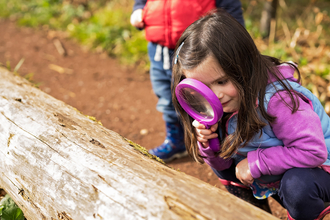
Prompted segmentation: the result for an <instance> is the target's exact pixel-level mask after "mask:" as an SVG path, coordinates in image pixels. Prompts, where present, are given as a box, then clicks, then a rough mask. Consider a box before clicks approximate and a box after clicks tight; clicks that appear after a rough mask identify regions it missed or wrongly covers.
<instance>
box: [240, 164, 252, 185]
mask: <svg viewBox="0 0 330 220" xmlns="http://www.w3.org/2000/svg"><path fill="white" fill-rule="evenodd" d="M236 177H237V179H239V180H240V181H241V182H242V183H243V184H244V185H246V186H249V185H251V184H252V183H253V181H254V179H253V177H252V175H251V172H250V168H249V163H248V160H247V158H246V159H244V160H242V161H241V162H239V163H238V164H237V166H236Z"/></svg>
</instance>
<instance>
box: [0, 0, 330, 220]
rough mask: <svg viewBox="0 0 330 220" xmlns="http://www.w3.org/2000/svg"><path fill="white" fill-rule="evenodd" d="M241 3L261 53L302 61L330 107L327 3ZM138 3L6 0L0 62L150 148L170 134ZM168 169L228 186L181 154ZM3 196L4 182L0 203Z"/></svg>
mask: <svg viewBox="0 0 330 220" xmlns="http://www.w3.org/2000/svg"><path fill="white" fill-rule="evenodd" d="M241 2H242V7H243V12H244V19H245V25H246V28H247V30H248V31H249V33H250V34H251V36H252V38H253V39H254V40H255V43H256V45H257V46H258V48H259V50H260V51H261V53H263V54H267V55H271V56H275V57H278V58H280V59H281V60H283V61H289V60H292V61H294V62H297V63H298V65H299V68H300V71H301V73H302V77H303V78H302V83H303V85H304V86H306V87H307V88H308V89H310V90H311V91H312V92H313V93H314V94H315V95H316V96H317V97H318V98H319V99H320V101H321V103H322V104H323V105H324V108H325V110H326V112H327V113H328V114H330V83H329V81H330V38H329V34H330V28H329V27H330V14H329V13H330V0H271V1H267V0H241ZM133 4H134V0H94V1H93V0H88V1H87V0H0V65H2V66H5V67H7V68H8V69H10V70H11V71H13V72H14V73H16V74H20V75H21V76H24V77H25V78H26V79H28V80H30V81H33V83H34V84H35V85H36V86H39V88H40V89H41V90H42V91H44V92H46V93H48V94H50V95H51V96H53V97H55V98H57V99H59V100H62V101H64V102H65V103H67V104H69V105H71V106H73V107H75V108H77V109H78V110H79V111H81V112H82V113H83V114H86V116H88V117H89V118H90V119H91V120H94V121H98V122H99V123H101V122H102V124H103V125H104V126H105V127H106V128H108V129H111V130H113V131H115V132H117V133H119V134H121V135H122V136H124V137H126V138H128V139H130V140H132V141H134V142H136V143H138V144H140V145H141V146H143V147H145V148H147V149H151V148H153V147H155V146H157V144H159V143H161V142H162V141H163V140H164V136H165V128H164V127H163V124H164V122H163V120H162V117H161V113H159V112H157V111H156V109H155V106H156V102H157V98H156V97H155V95H154V94H153V91H152V89H151V84H150V80H149V74H148V71H149V60H148V55H147V41H146V40H145V36H144V31H139V30H137V29H136V28H134V27H133V26H131V24H130V22H129V20H130V15H131V12H132V7H133ZM72 42H74V43H72ZM77 45H79V46H77ZM169 166H171V167H173V168H174V169H176V170H180V171H181V172H184V173H186V174H188V175H191V176H194V177H196V178H199V179H201V180H203V181H205V182H208V183H210V184H211V185H213V186H216V187H219V188H222V189H224V187H223V186H222V185H221V184H220V183H219V181H218V179H217V177H216V176H215V175H214V174H213V172H212V171H211V169H210V168H209V167H208V166H207V165H206V164H204V165H200V164H197V163H195V162H193V161H192V160H191V159H190V158H184V159H180V160H175V161H173V162H171V163H170V164H169ZM4 195H5V192H4V191H3V190H1V189H0V200H1V199H2V197H3V196H4ZM269 202H270V206H271V209H272V212H273V214H274V215H275V216H276V217H278V218H281V219H286V210H284V209H283V208H281V207H280V206H279V205H278V204H277V203H276V202H275V201H273V200H269ZM329 218H330V217H329Z"/></svg>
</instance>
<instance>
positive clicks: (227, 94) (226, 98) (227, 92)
mask: <svg viewBox="0 0 330 220" xmlns="http://www.w3.org/2000/svg"><path fill="white" fill-rule="evenodd" d="M183 72H184V75H185V76H186V78H192V79H196V80H198V81H201V82H202V83H204V84H205V85H206V86H208V87H209V88H210V89H211V90H212V91H213V92H214V93H215V94H216V96H217V97H218V98H219V100H220V102H221V104H222V107H223V111H224V112H226V113H232V112H235V111H238V109H239V95H238V91H237V89H236V87H235V86H234V85H233V83H232V82H231V81H230V80H229V79H228V77H227V75H226V73H225V72H224V71H223V70H222V68H221V66H220V65H219V63H218V62H217V61H216V60H215V59H214V58H213V56H209V57H208V58H207V59H206V60H205V61H204V62H203V63H201V64H200V65H199V66H197V67H196V68H194V69H192V70H183Z"/></svg>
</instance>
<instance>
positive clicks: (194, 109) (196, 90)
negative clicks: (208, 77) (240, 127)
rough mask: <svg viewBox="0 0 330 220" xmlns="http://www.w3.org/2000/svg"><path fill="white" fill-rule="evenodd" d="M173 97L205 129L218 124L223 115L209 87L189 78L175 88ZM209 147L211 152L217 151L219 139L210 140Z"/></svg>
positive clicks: (218, 101) (218, 102) (220, 106)
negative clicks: (174, 96)
mask: <svg viewBox="0 0 330 220" xmlns="http://www.w3.org/2000/svg"><path fill="white" fill-rule="evenodd" d="M175 95H176V97H177V99H178V102H179V103H180V105H181V107H182V108H183V109H184V110H185V111H186V112H187V113H188V114H189V115H190V116H191V117H192V118H193V119H195V120H197V121H198V122H199V123H201V124H203V125H205V127H206V128H210V127H211V126H212V125H214V124H215V123H218V121H219V120H220V119H221V117H222V115H223V109H222V105H221V102H220V100H219V99H218V97H217V96H216V95H215V94H214V92H213V91H212V90H211V89H210V88H209V87H207V86H206V85H205V84H203V83H202V82H200V81H198V80H195V79H191V78H187V79H184V80H182V81H181V82H180V83H179V84H178V85H177V87H176V88H175ZM199 145H200V143H199ZM209 146H210V148H211V149H212V150H213V151H215V152H216V151H219V149H220V143H219V139H218V138H213V139H210V140H209Z"/></svg>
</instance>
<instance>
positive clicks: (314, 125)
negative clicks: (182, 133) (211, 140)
mask: <svg viewBox="0 0 330 220" xmlns="http://www.w3.org/2000/svg"><path fill="white" fill-rule="evenodd" d="M293 73H294V70H293V69H292V70H291V71H283V72H282V74H283V75H284V77H285V78H286V79H288V80H293V81H294V78H293ZM271 81H273V82H274V81H275V79H271ZM281 97H282V98H284V100H285V101H286V102H287V103H290V102H291V100H290V97H289V96H288V94H287V93H286V92H285V91H279V92H278V93H276V94H275V95H273V96H272V98H271V99H270V101H269V103H268V108H267V112H268V114H270V115H273V116H275V117H277V119H276V120H275V121H274V122H273V123H271V124H270V125H271V127H272V130H273V132H274V134H275V135H276V137H277V138H278V139H280V140H281V141H282V142H283V146H282V145H281V146H273V147H269V148H262V149H261V148H260V149H257V150H255V151H250V152H248V154H247V159H248V163H249V168H250V171H251V174H252V177H253V178H254V179H257V178H259V177H261V176H262V175H280V174H283V173H284V172H285V171H286V170H288V169H290V168H293V167H301V168H314V167H318V166H320V167H322V168H323V169H324V170H326V171H327V172H330V166H325V165H322V164H323V163H324V162H325V160H326V158H327V155H328V152H327V148H326V145H325V140H324V135H323V131H322V128H321V122H320V119H319V117H318V115H317V114H316V113H315V112H314V110H313V109H312V106H311V104H310V102H309V101H308V100H306V99H303V98H299V109H298V111H297V112H295V113H294V114H292V113H291V110H290V109H289V108H288V107H287V106H286V104H285V103H284V102H283V101H282V99H281ZM200 153H201V155H202V156H205V157H206V158H204V161H205V162H206V163H207V164H208V165H210V166H211V167H213V168H215V169H217V170H224V169H226V168H228V167H229V166H230V165H231V163H232V161H231V160H224V159H222V158H220V157H215V156H214V153H213V151H212V150H211V149H210V148H202V147H200Z"/></svg>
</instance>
